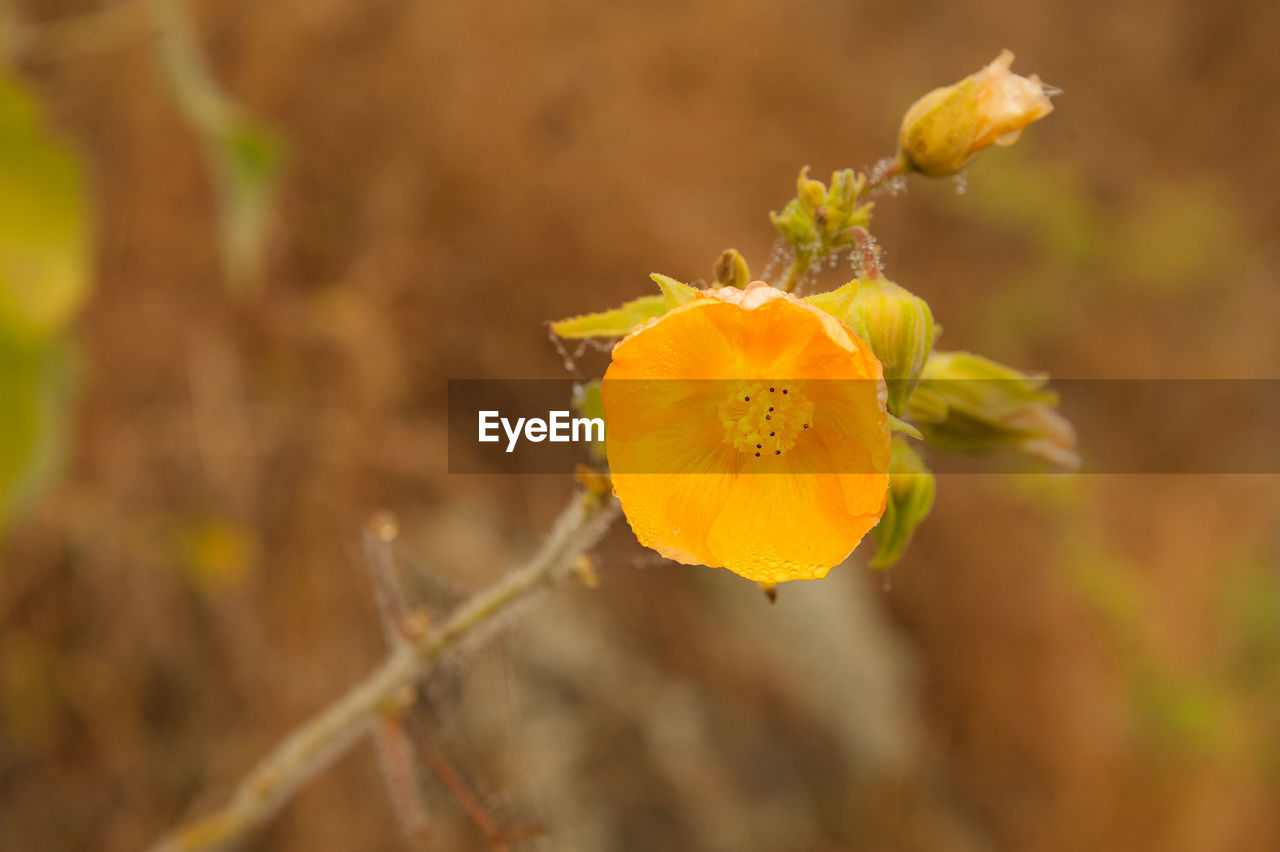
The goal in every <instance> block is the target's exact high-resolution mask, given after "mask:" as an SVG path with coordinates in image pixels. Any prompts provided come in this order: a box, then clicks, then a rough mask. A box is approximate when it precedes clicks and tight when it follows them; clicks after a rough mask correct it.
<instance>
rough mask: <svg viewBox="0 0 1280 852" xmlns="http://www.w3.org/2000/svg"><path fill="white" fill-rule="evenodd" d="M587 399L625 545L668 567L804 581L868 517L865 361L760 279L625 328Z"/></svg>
mask: <svg viewBox="0 0 1280 852" xmlns="http://www.w3.org/2000/svg"><path fill="white" fill-rule="evenodd" d="M602 393H603V400H604V408H605V420H606V422H607V424H608V437H607V444H606V450H607V453H608V459H609V467H610V470H611V472H612V477H613V486H614V491H615V493H616V494H617V496H618V499H619V501H620V502H621V503H622V508H623V511H624V512H625V513H626V516H627V520H628V521H629V522H630V524H631V528H632V530H634V531H635V534H636V537H637V538H638V539H639V540H640V542H641V544H644V545H645V546H647V547H651V548H653V549H654V550H656V551H658V552H659V553H661V554H662V555H663V556H665V557H667V558H668V559H673V560H675V561H677V562H683V563H686V564H690V565H710V566H714V567H724V568H728V569H729V570H731V571H733V572H735V573H737V574H740V575H742V576H743V577H746V578H748V579H750V580H755V581H756V582H760V583H780V582H785V581H787V580H807V579H816V578H819V577H823V576H825V575H826V573H827V571H829V570H830V569H831V568H832V567H833V566H835V565H838V564H840V563H841V562H843V561H844V559H845V558H846V557H847V556H848V555H849V554H850V553H851V552H852V551H853V549H854V547H856V546H857V544H858V542H859V541H860V540H861V539H862V537H863V536H864V535H865V534H866V533H867V531H868V530H870V529H871V528H872V527H874V526H875V525H876V523H877V522H878V521H879V520H880V516H881V515H882V514H883V513H884V510H885V501H886V493H887V490H888V483H889V477H888V469H889V458H890V437H889V421H888V417H887V414H886V411H885V397H886V391H885V385H884V379H883V373H882V370H881V366H880V362H879V361H878V360H876V357H875V355H874V354H872V352H871V349H870V347H869V346H867V344H866V343H865V342H863V341H862V340H861V339H859V338H858V337H857V336H856V335H855V334H854V333H853V332H852V331H850V329H849V328H848V327H847V326H845V325H843V324H842V323H840V322H839V321H838V320H836V319H835V318H834V317H832V316H831V315H830V314H827V313H825V312H824V311H821V310H819V309H818V308H815V307H813V306H812V305H808V304H806V303H804V302H802V301H800V300H799V299H797V298H796V297H794V296H792V295H791V294H789V293H784V292H782V291H781V290H776V289H774V288H773V287H770V286H769V285H768V284H765V283H764V282H762V281H757V282H754V283H752V284H749V285H748V286H747V287H746V288H745V289H742V290H739V289H737V288H736V287H724V288H721V289H718V290H703V291H702V292H701V295H700V297H699V298H697V299H696V300H694V301H692V302H690V303H688V304H686V305H683V306H681V307H678V308H676V309H675V310H673V311H671V312H670V313H667V314H665V315H664V316H662V317H659V318H657V319H654V320H650V321H649V322H647V323H645V324H643V325H640V326H638V327H637V328H636V329H635V330H634V331H632V333H631V334H630V335H628V336H627V337H626V338H624V339H623V340H622V341H621V342H619V343H618V345H617V346H616V347H614V350H613V360H612V362H611V363H610V365H609V369H608V371H607V372H606V373H605V376H604V381H603V386H602Z"/></svg>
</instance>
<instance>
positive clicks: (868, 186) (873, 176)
mask: <svg viewBox="0 0 1280 852" xmlns="http://www.w3.org/2000/svg"><path fill="white" fill-rule="evenodd" d="M905 171H906V161H905V160H904V159H903V157H902V155H901V154H899V155H898V156H896V157H894V158H893V161H892V162H890V163H889V165H888V166H886V167H885V168H884V169H881V170H875V169H873V170H872V172H871V173H870V174H866V173H865V172H864V174H865V175H866V181H867V182H866V183H865V184H863V185H862V191H863V192H864V193H865V192H869V191H871V190H874V189H879V188H880V187H882V186H884V185H885V184H886V183H888V182H889V179H890V178H893V177H897V176H898V175H900V174H903V173H905Z"/></svg>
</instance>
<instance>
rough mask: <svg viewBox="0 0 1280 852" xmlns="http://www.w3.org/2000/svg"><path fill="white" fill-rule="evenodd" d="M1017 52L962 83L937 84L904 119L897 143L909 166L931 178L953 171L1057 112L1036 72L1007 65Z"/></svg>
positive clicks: (1004, 54)
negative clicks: (1020, 71)
mask: <svg viewBox="0 0 1280 852" xmlns="http://www.w3.org/2000/svg"><path fill="white" fill-rule="evenodd" d="M1012 64H1013V54H1012V53H1010V52H1009V51H1007V50H1006V51H1003V52H1001V54H1000V55H999V56H998V57H996V59H995V61H994V62H992V63H991V64H990V65H988V66H987V67H985V68H983V69H982V70H981V71H979V72H977V73H976V74H970V75H969V76H968V77H965V78H964V79H963V80H961V81H960V82H959V83H956V84H955V85H952V86H944V87H942V88H940V89H934V90H933V91H932V92H929V93H928V94H927V95H925V96H924V97H922V98H920V99H919V100H918V101H916V102H915V103H914V104H912V105H911V107H910V109H908V110H907V114H906V116H904V117H903V119H902V129H901V130H900V131H899V145H900V147H901V151H900V154H899V156H900V157H902V159H903V161H904V163H905V165H907V166H908V167H909V168H912V169H915V170H916V171H919V172H923V173H924V174H926V175H929V176H930V177H943V176H945V175H950V174H955V173H956V172H958V171H960V169H962V168H964V166H965V164H966V163H968V162H969V161H970V160H971V159H973V158H974V157H976V156H977V155H978V153H979V152H981V151H982V150H983V149H984V148H987V147H988V146H990V145H1012V144H1013V143H1014V142H1016V141H1018V137H1019V136H1021V135H1022V130H1023V128H1025V127H1026V126H1027V125H1028V124H1030V123H1031V122H1033V121H1036V120H1038V119H1040V118H1043V117H1044V116H1046V115H1048V114H1049V113H1050V112H1052V111H1053V104H1052V103H1050V101H1049V95H1050V94H1053V93H1054V90H1053V89H1052V87H1048V86H1045V85H1044V84H1043V83H1041V82H1040V78H1039V77H1037V76H1036V75H1034V74H1032V75H1031V76H1030V77H1020V76H1018V75H1017V74H1014V73H1013V72H1012V71H1010V70H1009V67H1010V66H1011V65H1012Z"/></svg>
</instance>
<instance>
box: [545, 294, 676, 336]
mask: <svg viewBox="0 0 1280 852" xmlns="http://www.w3.org/2000/svg"><path fill="white" fill-rule="evenodd" d="M667 310H668V309H667V297H666V296H664V295H661V294H659V295H656V296H641V297H640V298H639V299H632V300H631V301H630V302H626V303H625V304H623V305H620V306H619V307H616V308H613V309H612V310H608V311H600V312H598V313H594V314H582V315H581V316H576V317H568V318H566V319H562V320H557V321H556V322H553V323H551V331H552V333H553V334H555V335H556V336H557V337H564V338H568V339H579V338H583V337H626V336H627V335H628V334H630V333H631V330H632V329H633V328H635V327H636V326H637V325H639V324H640V323H642V322H645V321H646V320H651V319H653V318H654V317H660V316H662V315H663V314H665V313H666V312H667Z"/></svg>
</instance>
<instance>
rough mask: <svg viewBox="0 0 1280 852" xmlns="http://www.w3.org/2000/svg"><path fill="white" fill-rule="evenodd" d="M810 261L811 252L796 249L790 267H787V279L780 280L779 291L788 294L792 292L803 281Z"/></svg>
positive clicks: (811, 257)
mask: <svg viewBox="0 0 1280 852" xmlns="http://www.w3.org/2000/svg"><path fill="white" fill-rule="evenodd" d="M812 259H813V252H811V251H802V250H799V249H797V250H796V252H795V255H793V256H792V258H791V265H790V266H788V267H787V277H786V278H784V279H782V285H781V286H780V287H779V289H780V290H784V291H786V292H788V293H791V292H794V291H795V289H796V285H797V284H799V283H800V282H801V281H802V280H804V276H805V274H806V273H808V271H809V264H810V262H811V261H812Z"/></svg>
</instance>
